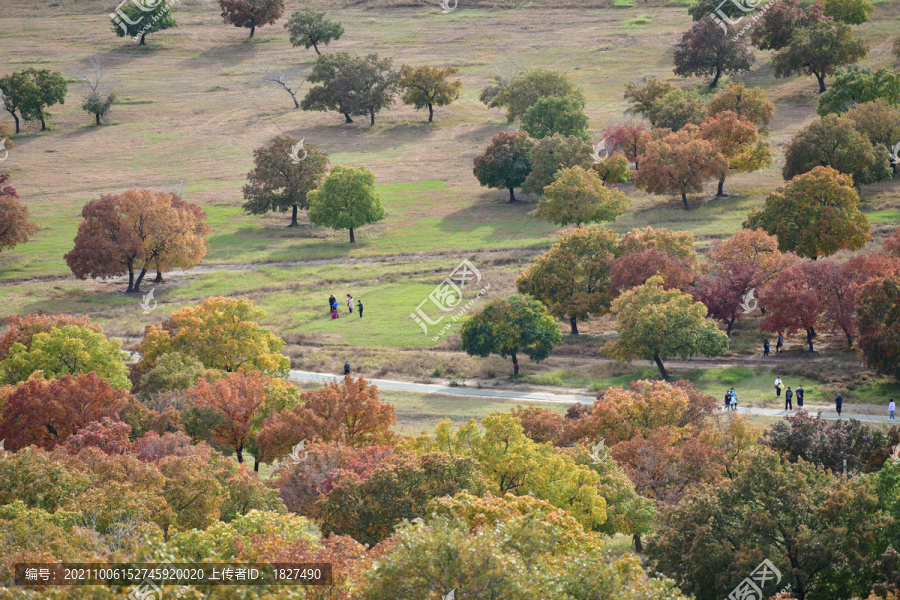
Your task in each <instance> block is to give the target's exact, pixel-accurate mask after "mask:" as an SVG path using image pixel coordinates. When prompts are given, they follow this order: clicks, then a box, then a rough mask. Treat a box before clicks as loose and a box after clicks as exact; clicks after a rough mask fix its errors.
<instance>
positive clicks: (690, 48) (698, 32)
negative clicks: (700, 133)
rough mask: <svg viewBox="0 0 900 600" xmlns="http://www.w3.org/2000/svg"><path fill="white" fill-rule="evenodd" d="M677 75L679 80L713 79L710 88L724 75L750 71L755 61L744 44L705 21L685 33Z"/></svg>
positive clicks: (677, 57)
mask: <svg viewBox="0 0 900 600" xmlns="http://www.w3.org/2000/svg"><path fill="white" fill-rule="evenodd" d="M674 60H675V74H676V75H678V76H679V77H691V76H700V77H703V76H704V75H712V76H713V80H712V82H711V83H710V84H709V87H710V88H714V87H716V84H717V83H719V78H720V77H721V76H722V75H735V74H737V73H740V72H742V71H749V70H750V67H751V66H752V65H753V63H754V61H755V58H754V57H753V54H752V53H751V52H750V51H749V50H748V49H747V47H746V46H745V45H744V43H743V41H742V40H740V39H739V38H737V37H736V36H734V35H732V34H731V33H729V32H727V31H724V30H723V29H722V28H721V27H719V24H718V23H716V22H715V21H714V20H713V19H712V18H710V17H706V18H704V19H702V20H700V21H698V22H696V23H694V25H693V27H691V28H690V29H689V30H687V31H685V32H684V35H682V37H681V42H680V43H679V44H678V45H676V46H675V54H674Z"/></svg>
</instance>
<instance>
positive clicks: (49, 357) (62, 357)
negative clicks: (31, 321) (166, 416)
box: [0, 325, 131, 390]
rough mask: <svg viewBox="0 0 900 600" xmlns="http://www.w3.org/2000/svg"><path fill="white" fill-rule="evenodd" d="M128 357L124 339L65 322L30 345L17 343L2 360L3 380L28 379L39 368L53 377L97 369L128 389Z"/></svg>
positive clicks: (0, 367) (115, 383) (38, 336)
mask: <svg viewBox="0 0 900 600" xmlns="http://www.w3.org/2000/svg"><path fill="white" fill-rule="evenodd" d="M124 357H125V354H124V353H123V352H122V341H121V340H118V339H112V340H108V339H107V338H106V336H105V335H103V334H102V333H99V332H97V331H94V330H93V329H89V328H87V327H81V326H78V325H65V326H63V327H58V328H56V329H52V330H50V332H49V333H38V334H35V336H34V337H33V338H32V340H31V347H30V348H26V347H25V346H24V345H23V344H19V343H16V344H13V346H12V348H11V349H10V352H9V357H8V358H7V359H6V360H4V361H3V362H0V383H3V384H7V385H8V384H15V383H19V382H21V381H25V380H27V379H28V378H29V377H30V376H31V374H32V373H34V372H35V371H38V370H40V371H43V372H44V376H45V377H47V378H51V379H58V378H59V377H61V376H63V375H81V374H84V373H90V372H91V371H96V372H97V375H99V376H100V378H101V379H105V380H106V381H108V382H109V383H110V384H112V386H113V387H115V388H117V389H120V390H127V389H130V388H131V382H130V381H129V380H128V368H127V367H126V366H125V360H124Z"/></svg>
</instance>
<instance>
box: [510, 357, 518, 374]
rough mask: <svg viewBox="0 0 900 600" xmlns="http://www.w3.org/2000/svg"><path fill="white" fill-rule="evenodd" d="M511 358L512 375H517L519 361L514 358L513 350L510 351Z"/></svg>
mask: <svg viewBox="0 0 900 600" xmlns="http://www.w3.org/2000/svg"><path fill="white" fill-rule="evenodd" d="M511 358H512V361H513V377H515V376H517V375H518V374H519V361H518V360H516V353H515V352H513V353H512V355H511Z"/></svg>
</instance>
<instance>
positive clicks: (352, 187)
mask: <svg viewBox="0 0 900 600" xmlns="http://www.w3.org/2000/svg"><path fill="white" fill-rule="evenodd" d="M307 198H308V200H309V220H310V221H311V222H312V223H313V224H315V225H320V226H324V227H330V228H331V229H336V230H338V231H341V230H345V229H346V230H349V231H350V243H351V244H352V243H354V242H356V238H355V237H354V235H353V230H354V229H358V228H360V227H362V226H363V225H368V224H370V223H377V222H378V221H381V220H382V219H384V208H382V206H381V197H380V196H379V195H378V192H376V191H375V175H374V173H372V171H370V170H368V169H367V168H366V167H364V166H360V167H356V168H353V167H344V166H341V165H335V166H333V167H332V168H331V173H329V175H328V176H327V177H325V179H324V181H322V183H321V185H319V187H318V188H316V189H315V190H312V191H311V192H309V194H307Z"/></svg>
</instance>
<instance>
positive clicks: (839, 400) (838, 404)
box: [834, 392, 844, 416]
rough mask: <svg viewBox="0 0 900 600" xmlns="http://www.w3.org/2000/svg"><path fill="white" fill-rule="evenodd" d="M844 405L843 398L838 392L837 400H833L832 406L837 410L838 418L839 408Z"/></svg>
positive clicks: (839, 414)
mask: <svg viewBox="0 0 900 600" xmlns="http://www.w3.org/2000/svg"><path fill="white" fill-rule="evenodd" d="M843 405H844V397H843V396H841V394H840V392H838V395H837V398H835V399H834V406H835V408H837V413H838V416H841V407H842V406H843Z"/></svg>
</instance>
